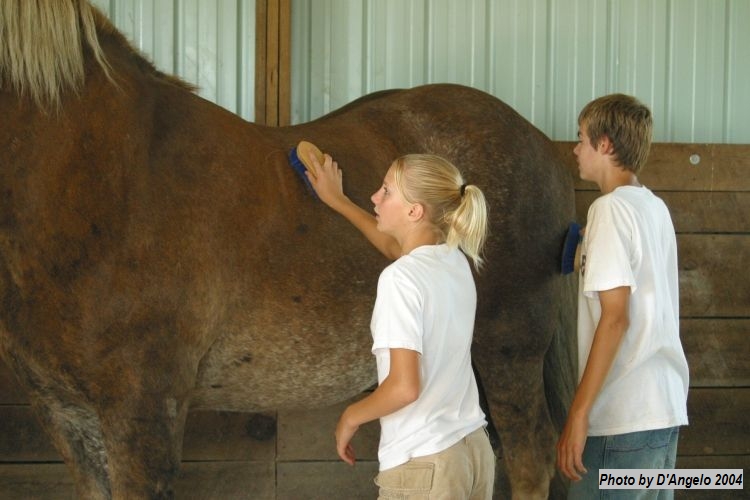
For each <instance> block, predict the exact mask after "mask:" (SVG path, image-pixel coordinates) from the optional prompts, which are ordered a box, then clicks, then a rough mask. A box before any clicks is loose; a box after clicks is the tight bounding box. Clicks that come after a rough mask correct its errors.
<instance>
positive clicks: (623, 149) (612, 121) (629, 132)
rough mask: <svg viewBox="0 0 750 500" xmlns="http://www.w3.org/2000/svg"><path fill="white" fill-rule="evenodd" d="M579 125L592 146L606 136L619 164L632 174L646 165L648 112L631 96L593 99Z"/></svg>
mask: <svg viewBox="0 0 750 500" xmlns="http://www.w3.org/2000/svg"><path fill="white" fill-rule="evenodd" d="M578 125H579V126H582V127H584V128H585V130H586V134H587V135H588V136H589V140H590V141H591V144H592V146H594V147H596V146H597V145H598V144H599V141H600V140H601V139H602V138H603V137H604V136H607V137H608V138H609V140H610V141H611V142H612V145H613V147H614V156H615V159H616V160H617V163H618V165H620V166H621V167H622V168H624V169H626V170H630V171H632V172H634V173H636V174H637V173H638V172H640V170H641V168H643V166H644V165H645V164H646V159H647V158H648V152H649V149H650V148H651V134H652V131H653V119H652V117H651V111H650V110H649V109H648V107H646V105H644V104H643V103H641V102H640V101H639V100H638V99H636V98H635V97H633V96H629V95H625V94H610V95H606V96H603V97H599V98H598V99H594V100H593V101H591V102H590V103H588V104H587V105H586V106H584V108H583V109H582V110H581V113H580V114H579V115H578Z"/></svg>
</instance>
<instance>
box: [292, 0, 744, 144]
mask: <svg viewBox="0 0 750 500" xmlns="http://www.w3.org/2000/svg"><path fill="white" fill-rule="evenodd" d="M749 20H750V0H292V121H293V122H294V123H300V122H304V121H308V120H310V119H313V118H316V117H318V116H321V115H323V114H325V113H327V112H329V111H332V110H334V109H336V108H338V107H340V106H342V105H344V104H346V103H348V102H350V101H352V100H354V99H356V98H357V97H359V96H361V95H364V94H367V93H369V92H373V91H376V90H381V89H386V88H398V87H412V86H416V85H421V84H424V83H433V82H455V83H462V84H465V85H470V86H473V87H477V88H480V89H482V90H485V91H487V92H489V93H491V94H493V95H496V96H497V97H499V98H501V99H503V100H504V101H506V102H508V103H509V104H511V105H512V106H513V107H514V108H516V109H517V110H518V111H519V112H520V113H521V114H522V115H524V116H525V117H526V118H528V119H529V120H530V121H531V122H532V123H534V124H535V125H537V126H538V127H539V128H540V129H542V130H543V131H544V132H545V133H547V134H548V135H550V137H552V138H553V139H558V140H572V139H574V138H575V135H576V130H577V125H576V118H577V115H578V112H579V110H580V109H581V107H582V106H583V105H584V104H585V103H586V102H588V101H590V100H591V99H593V98H594V97H597V96H600V95H604V94H607V93H612V92H625V93H630V94H634V95H636V96H638V97H639V98H640V99H641V100H643V101H644V102H646V103H647V104H648V105H649V106H650V107H651V108H652V110H653V112H654V117H655V131H654V136H655V140H657V141H661V142H727V143H749V142H750V121H748V120H747V118H746V117H747V116H750V34H748V30H747V29H746V27H747V22H748V21H749Z"/></svg>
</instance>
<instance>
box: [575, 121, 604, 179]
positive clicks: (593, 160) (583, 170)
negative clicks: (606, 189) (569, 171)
mask: <svg viewBox="0 0 750 500" xmlns="http://www.w3.org/2000/svg"><path fill="white" fill-rule="evenodd" d="M598 146H599V147H596V146H594V145H593V144H592V143H591V139H590V138H589V136H588V134H587V133H586V124H585V123H580V124H578V144H576V146H575V148H573V154H575V155H576V161H577V162H578V174H579V175H580V177H581V179H583V180H584V181H591V182H596V181H597V179H598V172H599V171H600V170H601V169H600V166H601V165H602V164H603V160H604V157H605V155H604V154H603V153H602V152H601V150H602V149H603V148H601V146H602V144H601V143H600V144H598Z"/></svg>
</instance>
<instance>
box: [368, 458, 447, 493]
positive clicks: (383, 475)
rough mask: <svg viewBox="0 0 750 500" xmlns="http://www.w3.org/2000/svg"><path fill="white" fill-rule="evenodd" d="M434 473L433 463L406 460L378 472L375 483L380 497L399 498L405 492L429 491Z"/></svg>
mask: <svg viewBox="0 0 750 500" xmlns="http://www.w3.org/2000/svg"><path fill="white" fill-rule="evenodd" d="M434 475H435V465H434V464H431V463H420V462H407V463H405V464H403V465H399V466H397V467H394V468H392V469H388V470H384V471H382V472H380V473H379V474H378V475H377V476H376V477H375V484H376V485H377V486H378V487H379V488H380V497H381V498H401V497H402V496H403V495H405V494H420V493H429V492H430V490H431V489H432V479H433V476H434Z"/></svg>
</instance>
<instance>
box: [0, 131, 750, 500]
mask: <svg viewBox="0 0 750 500" xmlns="http://www.w3.org/2000/svg"><path fill="white" fill-rule="evenodd" d="M558 146H559V148H560V151H561V152H562V154H563V155H564V157H565V158H566V159H567V161H568V163H569V166H570V170H571V173H572V174H573V175H576V177H577V169H576V165H575V160H574V158H573V155H572V148H573V146H574V143H558ZM691 158H692V159H693V160H692V161H691ZM640 178H641V181H642V182H643V183H644V184H646V185H647V186H648V187H650V188H651V189H652V190H654V191H655V192H656V193H657V194H658V195H660V196H661V197H662V198H663V199H664V200H665V201H666V203H667V205H668V206H669V208H670V210H671V212H672V217H673V219H674V222H675V228H676V231H677V233H678V235H677V240H678V245H679V259H680V289H681V316H682V322H681V330H682V333H681V335H682V340H683V344H684V346H685V350H686V353H687V357H688V363H689V365H690V374H691V384H690V385H691V389H690V395H689V398H688V411H689V417H690V422H691V423H690V426H688V427H686V428H685V429H684V430H683V431H682V434H681V438H680V446H679V451H678V463H677V466H678V467H679V468H696V469H708V468H743V469H745V470H746V471H748V470H750V434H749V433H748V431H747V429H748V428H750V273H749V272H748V270H747V267H748V266H750V146H747V145H739V146H737V145H710V144H655V145H654V146H653V148H652V153H651V157H650V160H649V163H648V165H647V166H646V168H645V170H644V171H643V173H642V175H641V176H640ZM596 196H598V192H597V191H596V190H595V186H593V185H591V184H588V183H583V182H581V181H578V182H577V184H576V202H577V212H578V222H580V223H584V224H585V219H586V211H587V208H588V206H589V204H590V203H591V201H592V200H593V199H594V198H595V197H596ZM344 406H345V403H342V404H340V405H337V406H334V407H331V408H324V409H320V410H315V411H297V412H292V411H285V412H278V413H277V414H272V415H271V416H272V417H276V424H277V431H276V434H275V436H273V437H272V438H271V439H267V440H259V439H257V438H255V437H253V435H252V433H251V432H250V429H251V428H257V420H256V419H255V417H254V416H252V415H247V414H238V413H226V412H195V413H191V414H190V416H189V418H188V424H187V430H186V434H185V450H184V462H183V470H182V475H181V477H180V479H179V481H178V483H177V498H190V499H192V498H196V499H213V498H216V499H219V498H222V499H224V498H247V499H259V500H266V499H268V500H271V499H275V500H287V499H288V500H300V499H318V498H319V499H324V498H325V499H339V498H341V499H343V498H346V499H357V498H363V499H364V498H368V499H372V498H375V496H376V489H375V487H374V485H373V483H372V477H374V475H375V473H376V470H377V435H378V431H379V429H378V426H377V424H376V423H373V424H368V425H367V426H364V428H363V429H362V430H361V431H360V433H359V434H358V435H357V437H356V439H355V442H354V445H355V449H356V450H357V453H358V456H359V457H360V462H359V463H358V464H357V466H356V467H354V468H350V467H348V466H347V465H345V464H343V463H342V462H340V461H338V460H337V459H336V453H335V450H334V446H333V429H334V426H335V423H336V420H337V418H338V415H339V413H340V411H341V410H342V409H343V407H344ZM726 493H727V492H712V491H709V490H693V491H690V492H686V491H678V492H677V495H676V497H677V498H685V499H688V498H689V499H690V500H698V499H713V498H726ZM740 496H741V495H740ZM733 497H734V496H733ZM16 498H38V499H45V500H46V499H63V498H64V499H69V498H75V495H74V491H73V486H72V482H71V478H70V475H69V473H68V472H67V470H66V469H65V466H64V465H63V464H61V463H60V458H59V456H58V454H57V452H56V451H55V450H54V449H53V448H52V447H51V445H50V443H49V440H48V439H47V437H46V436H45V435H44V434H43V433H42V432H41V430H40V428H39V426H38V424H37V422H36V420H35V418H34V416H33V415H32V413H31V410H30V408H29V406H28V402H27V399H26V397H25V395H24V392H23V391H22V390H21V389H20V388H19V387H18V386H17V384H16V383H15V381H14V380H13V378H12V377H11V375H10V374H9V372H8V370H7V369H6V368H5V366H0V500H2V499H16Z"/></svg>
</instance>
